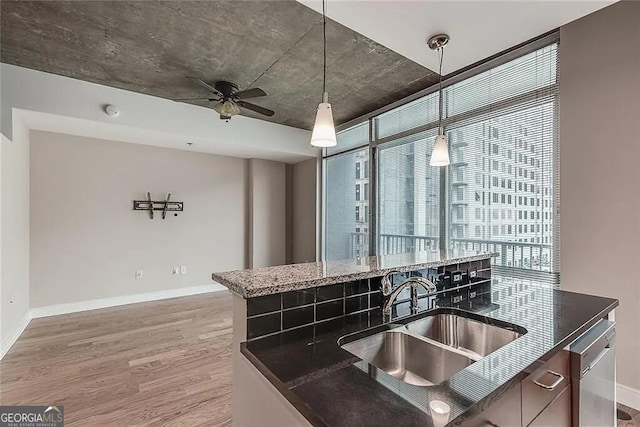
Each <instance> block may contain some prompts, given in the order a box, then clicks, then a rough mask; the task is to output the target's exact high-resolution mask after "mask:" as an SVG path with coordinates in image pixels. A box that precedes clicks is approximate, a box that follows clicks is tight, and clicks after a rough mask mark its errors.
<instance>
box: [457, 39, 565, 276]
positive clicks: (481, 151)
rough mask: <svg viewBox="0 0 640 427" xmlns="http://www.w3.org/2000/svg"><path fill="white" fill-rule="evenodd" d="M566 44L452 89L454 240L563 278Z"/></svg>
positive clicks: (517, 266)
mask: <svg viewBox="0 0 640 427" xmlns="http://www.w3.org/2000/svg"><path fill="white" fill-rule="evenodd" d="M557 52H558V45H557V44H553V45H550V46H547V47H544V48H542V49H539V50H536V51H534V52H532V53H530V54H528V55H525V56H522V57H520V58H517V59H515V60H512V61H509V62H507V63H505V64H503V65H501V66H499V67H496V68H494V69H491V70H488V71H486V72H483V73H481V74H478V75H477V76H474V77H473V78H470V79H467V80H464V81H462V82H459V83H457V84H454V85H452V86H450V87H448V88H446V90H445V93H444V104H445V106H446V119H445V129H446V132H447V136H448V141H449V144H450V147H449V149H450V155H451V165H450V167H449V171H448V185H447V186H446V187H447V188H446V191H448V192H449V197H448V200H449V206H448V218H449V221H450V225H449V227H448V230H449V242H450V245H451V248H452V249H453V250H454V251H455V250H465V249H475V250H489V251H496V252H498V253H499V254H500V256H499V258H498V259H497V261H496V264H497V265H498V266H501V267H505V268H509V269H514V270H526V271H527V274H528V275H531V272H540V274H538V275H537V276H538V277H539V278H540V279H544V280H548V281H551V282H557V281H558V279H559V277H558V274H557V272H558V270H559V268H558V267H559V266H558V256H557V253H558V251H557V248H558V234H559V233H558V229H557V223H558V222H557V218H556V213H557V203H558V195H559V194H558V192H559V185H558V182H559V181H558V169H557V167H558V161H557V160H558V159H557V155H558V149H557V117H558V82H557Z"/></svg>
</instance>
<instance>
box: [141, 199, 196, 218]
mask: <svg viewBox="0 0 640 427" xmlns="http://www.w3.org/2000/svg"><path fill="white" fill-rule="evenodd" d="M170 199H171V193H167V199H166V200H160V201H158V200H151V193H147V200H134V201H133V210H134V211H147V212H149V218H150V219H153V211H162V219H165V217H166V216H167V212H182V211H183V210H184V203H183V202H171V201H170ZM174 215H176V216H178V214H177V213H174Z"/></svg>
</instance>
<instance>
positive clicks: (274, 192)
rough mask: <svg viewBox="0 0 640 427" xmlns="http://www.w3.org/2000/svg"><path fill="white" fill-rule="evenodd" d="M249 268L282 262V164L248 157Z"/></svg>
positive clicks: (284, 175) (283, 260)
mask: <svg viewBox="0 0 640 427" xmlns="http://www.w3.org/2000/svg"><path fill="white" fill-rule="evenodd" d="M249 183H250V184H249V185H250V189H249V197H250V199H249V200H250V202H249V203H250V205H249V206H250V213H249V215H250V223H251V227H250V233H251V237H250V242H251V249H250V259H249V266H250V267H251V268H258V267H267V266H270V265H279V264H284V263H285V261H286V233H287V231H286V229H287V226H286V196H287V185H286V165H285V164H284V163H280V162H273V161H269V160H258V159H251V160H249Z"/></svg>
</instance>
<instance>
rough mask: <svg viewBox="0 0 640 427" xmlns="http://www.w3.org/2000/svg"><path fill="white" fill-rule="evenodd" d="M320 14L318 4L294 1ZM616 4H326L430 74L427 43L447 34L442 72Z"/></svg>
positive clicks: (363, 0) (601, 0)
mask: <svg viewBox="0 0 640 427" xmlns="http://www.w3.org/2000/svg"><path fill="white" fill-rule="evenodd" d="M299 1H300V2H301V3H303V4H305V5H307V6H309V7H310V8H312V9H314V10H316V11H322V2H321V1H320V0H299ZM615 1H616V0H546V1H541V0H520V1H505V0H500V1H488V0H466V1H460V0H437V1H434V0H336V1H331V0H329V1H328V3H327V16H329V17H330V18H332V19H335V20H336V21H337V22H340V23H341V24H343V25H346V26H347V27H349V28H351V29H353V30H355V31H358V32H360V33H361V34H363V35H365V36H366V37H369V38H370V39H372V40H375V41H376V42H378V43H381V44H382V45H384V46H386V47H388V48H390V49H393V50H394V51H396V52H398V53H400V54H402V55H404V56H406V57H407V58H409V59H411V60H413V61H415V62H417V63H419V64H421V65H423V66H425V67H427V68H430V69H432V70H437V69H438V55H437V54H435V53H434V52H433V51H431V50H430V49H429V48H428V47H427V45H426V42H427V40H428V39H429V37H430V36H431V35H434V34H437V33H447V34H449V36H450V37H451V43H450V44H449V45H448V46H447V48H446V51H445V52H446V53H445V60H444V65H443V67H442V71H443V74H449V73H451V72H453V71H456V70H459V69H460V68H464V67H466V66H468V65H471V64H473V63H476V62H478V61H481V60H483V59H485V58H488V57H489V56H492V55H495V54H496V53H499V52H502V51H504V50H506V49H508V48H510V47H512V46H515V45H518V44H520V43H523V42H526V41H527V40H530V39H532V38H534V37H536V36H539V35H540V34H544V33H546V32H549V31H551V30H554V29H556V28H559V27H561V26H562V25H565V24H567V23H569V22H571V21H574V20H576V19H579V18H582V17H583V16H585V15H588V14H590V13H592V12H595V11H596V10H599V9H602V8H603V7H606V6H608V5H610V4H612V3H615Z"/></svg>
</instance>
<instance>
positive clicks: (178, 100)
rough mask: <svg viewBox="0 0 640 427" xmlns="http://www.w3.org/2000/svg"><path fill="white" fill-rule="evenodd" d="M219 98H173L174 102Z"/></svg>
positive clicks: (214, 99)
mask: <svg viewBox="0 0 640 427" xmlns="http://www.w3.org/2000/svg"><path fill="white" fill-rule="evenodd" d="M219 100H220V99H219V98H179V99H173V101H176V102H187V101H219Z"/></svg>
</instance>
